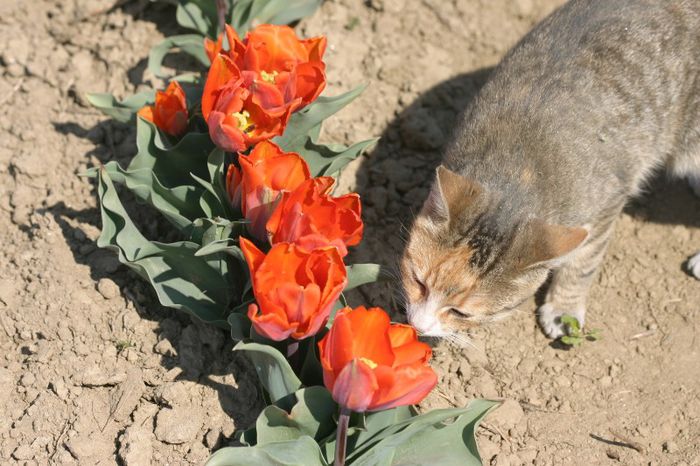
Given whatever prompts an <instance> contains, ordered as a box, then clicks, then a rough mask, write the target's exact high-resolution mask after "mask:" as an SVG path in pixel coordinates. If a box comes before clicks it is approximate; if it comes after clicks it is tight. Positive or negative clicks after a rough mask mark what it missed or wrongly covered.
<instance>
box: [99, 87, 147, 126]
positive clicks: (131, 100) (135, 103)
mask: <svg viewBox="0 0 700 466" xmlns="http://www.w3.org/2000/svg"><path fill="white" fill-rule="evenodd" d="M85 97H86V98H87V100H88V102H90V104H91V105H92V106H93V107H95V108H96V109H98V110H99V111H101V112H102V113H104V114H105V115H107V116H110V117H112V118H114V119H115V120H117V121H121V122H122V123H126V122H127V121H129V120H131V118H133V116H134V114H135V113H136V112H138V111H139V110H140V109H141V108H142V107H144V106H145V105H149V104H152V103H153V102H154V101H155V91H153V90H151V91H144V92H139V93H138V94H134V95H132V96H130V97H127V98H126V99H124V100H122V101H119V100H117V99H115V98H114V96H113V95H112V94H106V93H88V94H86V95H85Z"/></svg>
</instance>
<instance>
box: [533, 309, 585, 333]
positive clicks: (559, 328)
mask: <svg viewBox="0 0 700 466" xmlns="http://www.w3.org/2000/svg"><path fill="white" fill-rule="evenodd" d="M563 315H570V316H572V317H575V318H576V320H578V322H579V324H581V327H582V328H583V324H584V320H585V318H586V309H585V308H584V307H580V308H574V309H568V310H559V309H557V308H555V306H554V305H552V304H551V303H545V304H543V305H542V306H540V307H539V309H537V323H539V324H540V327H541V328H542V331H543V332H544V334H545V335H547V337H549V338H551V339H556V338H559V337H563V336H564V335H566V325H565V324H563V323H562V322H561V317H562V316H563Z"/></svg>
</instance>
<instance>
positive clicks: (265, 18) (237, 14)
mask: <svg viewBox="0 0 700 466" xmlns="http://www.w3.org/2000/svg"><path fill="white" fill-rule="evenodd" d="M321 2H322V0H237V1H235V2H234V4H233V11H232V12H231V25H232V26H233V28H234V29H235V30H236V31H238V34H240V35H241V36H243V35H244V34H245V33H246V32H247V31H248V29H250V27H251V25H252V24H253V21H255V22H256V23H257V24H263V23H270V24H289V23H293V22H294V21H297V20H299V19H301V18H304V17H306V16H309V15H311V14H312V13H313V12H314V11H316V9H317V8H318V7H319V6H320V5H321Z"/></svg>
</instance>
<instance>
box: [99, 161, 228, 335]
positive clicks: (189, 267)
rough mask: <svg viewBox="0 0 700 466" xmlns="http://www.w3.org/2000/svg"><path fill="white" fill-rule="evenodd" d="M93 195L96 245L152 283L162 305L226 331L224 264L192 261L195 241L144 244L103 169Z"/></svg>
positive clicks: (212, 260) (226, 297)
mask: <svg viewBox="0 0 700 466" xmlns="http://www.w3.org/2000/svg"><path fill="white" fill-rule="evenodd" d="M98 196H99V202H100V210H101V213H102V232H101V233H100V237H99V238H98V239H97V245H98V246H99V247H104V248H109V249H112V250H115V251H117V252H118V254H119V261H120V262H121V263H122V264H125V265H127V266H129V267H131V268H132V269H134V270H135V271H136V272H137V273H139V274H140V275H141V276H143V277H144V278H145V279H146V280H148V281H149V282H150V283H151V285H152V286H153V288H154V290H155V292H156V294H157V296H158V300H159V301H160V303H161V304H163V305H164V306H168V307H172V308H175V309H182V310H185V311H188V312H190V313H191V314H193V315H195V316H196V317H198V318H200V319H202V320H204V321H207V322H212V323H215V324H217V325H220V326H222V327H224V328H227V327H228V324H227V323H226V314H227V308H228V304H229V301H230V297H229V291H230V289H231V285H230V283H227V281H226V280H225V279H224V274H223V273H222V270H223V268H225V267H226V265H225V264H222V263H221V260H219V259H216V258H213V259H212V258H208V259H205V258H198V257H196V256H195V255H194V253H195V252H196V251H197V249H198V248H199V245H198V244H196V243H192V242H188V241H180V242H176V243H169V244H166V243H160V242H156V241H149V240H147V239H146V238H145V237H144V236H143V235H142V234H141V233H140V232H139V231H138V229H137V228H136V226H135V225H134V224H133V223H132V221H131V218H130V217H129V215H128V214H127V213H126V211H125V210H124V207H123V206H122V204H121V202H120V200H119V197H118V195H117V192H116V190H115V189H114V185H113V184H112V180H111V179H110V178H109V174H108V173H107V171H106V170H100V172H99V174H98Z"/></svg>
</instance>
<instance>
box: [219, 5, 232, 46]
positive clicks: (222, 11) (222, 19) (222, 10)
mask: <svg viewBox="0 0 700 466" xmlns="http://www.w3.org/2000/svg"><path fill="white" fill-rule="evenodd" d="M226 3H227V2H226V0H216V16H217V17H218V19H219V25H218V27H217V29H218V31H219V32H223V31H224V28H225V26H226V13H227V12H228V5H227V4H226ZM232 47H233V46H232V45H231V44H229V48H232Z"/></svg>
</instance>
